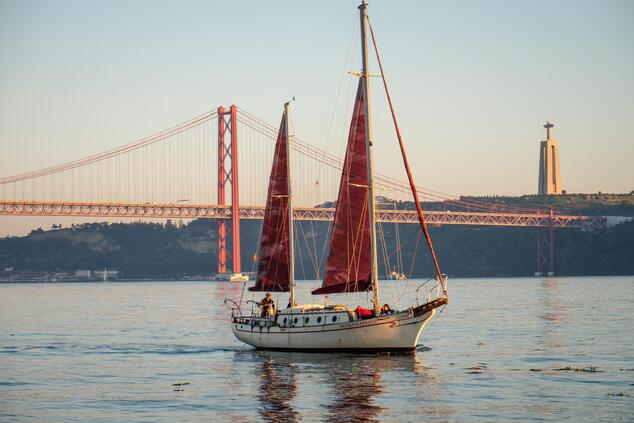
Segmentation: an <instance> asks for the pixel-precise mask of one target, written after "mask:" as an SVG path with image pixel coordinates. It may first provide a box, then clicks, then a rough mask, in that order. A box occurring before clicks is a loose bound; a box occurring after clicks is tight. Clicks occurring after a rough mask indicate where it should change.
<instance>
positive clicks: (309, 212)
mask: <svg viewBox="0 0 634 423" xmlns="http://www.w3.org/2000/svg"><path fill="white" fill-rule="evenodd" d="M334 214H335V209H333V208H296V209H294V210H293V216H294V218H295V219H296V220H316V221H328V220H332V219H333V217H334ZM0 215H8V216H82V217H92V216H94V217H139V218H148V219H150V218H170V219H198V218H199V219H229V218H230V217H231V207H230V206H219V205H194V204H150V203H144V204H134V203H79V202H78V203H72V202H38V201H0ZM263 217H264V207H262V206H240V218H241V219H262V218H263ZM425 218H426V220H427V223H429V224H430V225H478V226H532V227H549V226H551V225H552V226H553V227H555V228H576V229H604V228H606V227H607V219H606V218H605V217H602V216H569V215H557V214H555V215H553V217H552V219H551V216H550V214H549V213H534V214H520V213H480V212H449V211H448V212H440V211H428V212H426V213H425ZM377 220H378V221H379V222H398V223H418V216H417V214H416V212H415V211H413V210H377Z"/></svg>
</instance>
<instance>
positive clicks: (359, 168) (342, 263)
mask: <svg viewBox="0 0 634 423" xmlns="http://www.w3.org/2000/svg"><path fill="white" fill-rule="evenodd" d="M365 129H366V128H365V100H364V96H363V79H361V80H359V87H358V88H357V99H356V101H355V104H354V112H353V115H352V122H351V124H350V133H349V135H348V146H347V148H346V159H345V161H344V165H343V172H342V175H341V183H340V185H339V196H338V197H337V210H336V211H335V222H334V226H333V229H332V237H331V240H330V254H329V256H328V261H327V263H326V273H325V275H324V283H323V285H322V287H321V288H319V289H316V290H314V291H313V294H315V295H317V294H330V293H335V292H359V291H365V290H367V289H368V287H369V286H370V279H371V273H370V269H371V263H372V260H371V257H370V217H369V210H368V207H369V204H368V160H367V146H366V131H365Z"/></svg>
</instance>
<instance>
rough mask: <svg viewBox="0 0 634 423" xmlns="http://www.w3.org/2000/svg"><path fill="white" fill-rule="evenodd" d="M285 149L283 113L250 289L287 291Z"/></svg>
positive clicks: (287, 190)
mask: <svg viewBox="0 0 634 423" xmlns="http://www.w3.org/2000/svg"><path fill="white" fill-rule="evenodd" d="M288 154H289V152H288V150H287V148H286V115H284V116H282V123H281V125H280V131H279V133H278V135H277V143H276V144H275V155H274V156H273V168H272V169H271V177H270V178H269V190H268V194H267V197H266V198H267V200H266V208H265V209H264V221H263V222H262V236H261V238H260V249H259V254H258V255H259V257H260V262H259V264H258V276H257V280H256V284H255V286H253V287H251V288H249V291H276V292H285V291H289V287H290V280H289V263H290V254H291V251H290V237H289V215H288V202H289V183H288Z"/></svg>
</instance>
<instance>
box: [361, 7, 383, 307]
mask: <svg viewBox="0 0 634 423" xmlns="http://www.w3.org/2000/svg"><path fill="white" fill-rule="evenodd" d="M366 8H367V3H366V2H365V0H363V1H362V3H361V5H359V18H360V19H361V61H362V68H361V78H362V80H363V98H364V100H365V101H364V107H365V140H366V151H367V160H368V212H369V218H370V257H371V267H370V276H371V283H372V304H373V305H374V311H375V312H376V314H377V315H378V314H379V311H380V309H381V306H380V303H379V269H378V263H377V256H376V250H377V249H376V225H375V216H374V210H375V207H376V204H375V199H374V180H373V171H374V170H373V160H372V158H373V156H372V127H371V125H370V123H371V119H370V85H369V79H368V77H369V72H368V49H367V47H368V40H367V33H366V22H367V17H366Z"/></svg>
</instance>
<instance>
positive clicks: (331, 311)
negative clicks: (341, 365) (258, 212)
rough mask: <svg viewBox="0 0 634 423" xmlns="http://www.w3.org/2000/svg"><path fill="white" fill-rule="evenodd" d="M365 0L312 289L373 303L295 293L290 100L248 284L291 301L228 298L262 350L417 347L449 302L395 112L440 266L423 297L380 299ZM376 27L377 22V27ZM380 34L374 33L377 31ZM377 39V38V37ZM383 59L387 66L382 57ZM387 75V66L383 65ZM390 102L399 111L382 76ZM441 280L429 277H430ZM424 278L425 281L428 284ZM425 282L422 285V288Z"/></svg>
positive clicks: (234, 324) (238, 331)
mask: <svg viewBox="0 0 634 423" xmlns="http://www.w3.org/2000/svg"><path fill="white" fill-rule="evenodd" d="M366 8H367V4H366V3H365V1H363V3H362V4H361V5H360V6H359V11H360V20H361V46H362V72H361V73H360V75H359V84H358V87H357V94H356V99H355V104H354V110H353V114H352V121H351V124H350V131H349V135H348V144H347V148H346V156H345V160H344V165H343V170H342V176H341V181H340V185H339V193H338V198H337V207H336V211H335V219H334V224H333V230H332V233H331V239H330V251H329V256H328V259H327V263H326V270H325V273H324V280H323V284H322V286H321V287H320V288H318V289H315V290H313V291H312V294H313V296H322V295H330V294H335V293H337V294H339V293H344V294H345V293H355V292H367V291H371V293H372V306H371V308H362V307H360V306H359V307H357V308H356V309H350V308H348V307H345V306H340V305H328V304H327V303H326V302H323V303H321V302H317V301H316V302H314V303H310V304H298V303H297V300H296V298H295V277H294V246H293V208H292V190H291V175H290V165H289V164H290V159H291V157H290V144H289V139H290V135H289V123H288V122H289V119H288V113H289V103H286V104H285V105H284V112H283V115H282V121H281V124H280V129H279V133H278V137H277V141H276V146H275V153H274V159H273V167H272V170H271V176H270V178H269V188H268V193H267V202H266V207H265V216H264V221H263V226H262V236H261V240H260V246H259V253H258V256H259V263H258V272H257V277H256V283H255V286H253V287H250V288H249V291H261V292H265V291H266V292H289V293H290V299H289V304H288V306H287V307H286V308H281V309H279V310H273V309H268V310H263V312H262V313H259V314H251V315H247V314H243V312H242V309H241V304H238V303H237V302H235V301H233V300H225V303H226V304H229V305H230V307H231V309H232V316H231V329H232V331H233V333H234V335H235V336H236V338H237V339H238V340H240V341H242V342H244V343H245V344H248V345H251V346H253V347H255V348H258V349H272V350H292V351H312V352H330V351H349V352H370V351H411V350H414V349H415V348H416V345H417V342H418V339H419V336H420V334H421V332H422V330H423V328H424V327H425V325H426V324H427V323H428V322H429V321H430V319H431V318H432V317H433V316H434V314H435V313H436V310H437V309H438V307H441V306H444V305H445V304H447V302H448V297H447V289H446V278H447V277H446V275H444V274H442V273H441V272H440V268H439V266H438V261H437V260H436V255H435V253H434V249H433V245H432V243H431V239H430V238H429V233H428V231H427V226H426V224H425V218H424V215H423V211H422V209H421V205H420V201H419V199H418V193H417V191H416V187H415V186H414V181H413V178H412V175H411V172H410V169H409V164H408V162H407V157H406V155H405V150H404V146H403V141H402V139H401V136H400V133H399V131H398V125H397V124H396V120H395V119H394V124H395V129H396V132H397V136H398V139H399V144H400V148H401V153H402V156H403V163H404V166H405V169H406V171H407V175H408V178H409V182H410V186H411V189H412V195H413V197H414V201H415V204H416V206H417V211H418V216H419V221H420V225H421V228H422V231H423V233H424V235H425V238H426V240H427V243H428V246H429V248H430V252H431V256H432V258H433V261H434V266H435V270H436V276H435V278H434V279H435V281H436V282H435V283H434V285H433V288H434V289H431V290H428V291H427V295H426V298H425V302H424V303H423V304H419V303H418V290H417V296H416V297H417V298H416V304H412V305H411V306H410V307H408V308H407V309H404V310H390V309H389V307H385V306H381V303H380V300H379V277H378V265H377V240H376V224H375V198H374V183H373V166H372V165H373V163H372V132H371V122H370V117H371V115H370V103H369V97H370V87H369V84H368V82H369V81H368V76H369V74H368V56H367V26H369V20H368V18H367V14H366ZM370 31H372V28H371V27H370ZM372 38H373V40H374V36H373V34H372ZM375 45H376V44H375ZM377 61H378V63H379V66H380V67H381V65H380V58H379V57H378V50H377ZM381 75H382V76H383V70H382V67H381ZM383 82H384V87H385V88H386V94H387V96H388V102H389V104H390V108H391V110H392V115H393V117H394V112H393V109H392V105H391V100H390V98H389V92H388V91H387V84H386V83H385V78H384V77H383ZM434 279H430V281H431V282H433V281H434ZM423 285H424V284H423ZM423 285H421V286H419V288H421V287H422V286H423Z"/></svg>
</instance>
